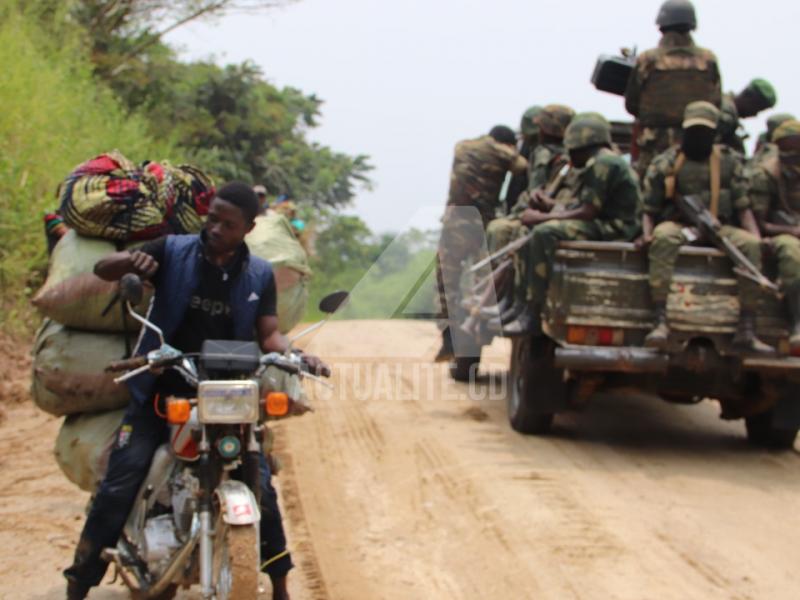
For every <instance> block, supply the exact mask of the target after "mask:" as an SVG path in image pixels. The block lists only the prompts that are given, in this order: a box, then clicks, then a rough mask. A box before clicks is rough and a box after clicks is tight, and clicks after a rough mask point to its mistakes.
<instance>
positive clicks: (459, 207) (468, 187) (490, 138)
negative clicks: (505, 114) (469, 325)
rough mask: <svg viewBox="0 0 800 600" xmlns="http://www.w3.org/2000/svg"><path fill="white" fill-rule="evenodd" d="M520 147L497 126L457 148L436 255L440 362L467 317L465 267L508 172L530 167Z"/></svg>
mask: <svg viewBox="0 0 800 600" xmlns="http://www.w3.org/2000/svg"><path fill="white" fill-rule="evenodd" d="M516 143H517V137H516V135H515V134H514V132H513V131H512V130H511V129H510V128H509V127H506V126H504V125H497V126H495V127H493V128H492V130H491V131H490V132H489V135H484V136H481V137H479V138H476V139H473V140H464V141H462V142H459V143H458V144H456V149H455V158H454V159H453V168H452V171H451V173H450V191H449V195H448V198H447V208H446V209H445V213H444V216H443V217H442V233H441V236H440V238H439V247H438V250H437V254H436V260H437V262H436V281H437V284H438V287H439V306H440V311H441V312H440V314H441V315H442V319H441V320H440V322H439V328H440V330H441V331H442V346H441V348H440V349H439V352H438V353H437V355H436V359H435V360H436V361H437V362H438V361H445V360H449V359H451V358H452V357H453V351H454V345H453V339H452V335H453V334H454V332H456V331H457V330H458V324H459V323H460V322H461V321H462V320H463V319H464V317H465V316H466V315H465V313H464V309H463V307H462V306H461V273H462V263H463V262H464V261H465V260H466V259H467V258H468V257H470V256H471V255H473V254H475V253H477V252H478V251H479V250H480V249H481V247H482V246H483V243H484V236H485V230H486V226H487V225H488V224H489V221H491V220H492V219H493V218H494V216H495V211H496V209H497V203H498V198H499V195H500V188H501V187H502V186H503V181H504V179H505V177H506V173H507V172H509V171H511V173H512V174H516V173H524V172H525V171H526V170H527V168H528V161H526V160H525V159H524V158H523V157H522V156H520V154H519V152H517V149H516Z"/></svg>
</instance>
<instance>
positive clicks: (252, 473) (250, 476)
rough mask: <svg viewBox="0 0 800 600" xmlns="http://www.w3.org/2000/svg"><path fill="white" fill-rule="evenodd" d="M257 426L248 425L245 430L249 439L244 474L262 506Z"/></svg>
mask: <svg viewBox="0 0 800 600" xmlns="http://www.w3.org/2000/svg"><path fill="white" fill-rule="evenodd" d="M255 429H256V428H255V427H253V426H248V427H247V429H246V430H245V432H244V438H245V440H246V441H247V453H246V454H245V460H244V469H243V473H242V475H243V476H244V482H245V483H246V484H247V487H249V488H250V489H251V490H252V491H253V494H254V495H255V497H256V503H257V504H258V505H259V506H261V444H260V443H259V440H258V436H257V434H256V431H255Z"/></svg>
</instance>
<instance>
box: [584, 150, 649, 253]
mask: <svg viewBox="0 0 800 600" xmlns="http://www.w3.org/2000/svg"><path fill="white" fill-rule="evenodd" d="M575 184H576V187H575V193H574V197H575V202H574V203H573V204H572V205H571V207H570V208H577V207H578V206H579V205H581V204H590V205H592V206H594V207H595V208H597V210H598V216H597V218H596V220H595V222H596V223H597V224H598V225H599V227H600V229H601V231H602V233H603V239H604V240H630V239H633V237H634V236H635V235H636V233H637V231H638V230H639V223H638V220H637V218H636V213H637V210H638V206H639V203H640V196H639V185H638V183H637V180H636V175H635V173H634V172H633V170H632V169H631V167H630V165H629V164H628V163H627V161H626V160H625V159H624V158H622V157H621V156H619V155H618V154H616V153H614V152H612V151H611V150H608V149H607V148H602V149H601V150H599V151H598V153H597V154H595V155H594V156H593V157H592V158H591V159H590V160H589V162H588V163H587V164H586V166H585V167H584V168H583V169H581V170H580V172H579V174H578V177H576V180H575Z"/></svg>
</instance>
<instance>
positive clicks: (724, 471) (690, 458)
mask: <svg viewBox="0 0 800 600" xmlns="http://www.w3.org/2000/svg"><path fill="white" fill-rule="evenodd" d="M435 346H436V334H435V330H434V328H433V327H432V326H431V325H429V324H422V323H414V322H349V323H348V322H342V323H332V324H329V325H328V326H326V328H325V329H323V331H322V332H320V333H319V334H318V335H317V337H316V338H314V339H313V340H312V341H311V343H310V349H312V350H313V351H314V352H317V353H319V354H321V355H322V356H324V357H325V358H326V359H328V360H330V361H331V362H332V363H333V365H334V367H335V376H334V382H335V383H336V386H337V387H336V390H335V391H333V392H331V391H326V390H323V389H321V388H313V387H312V388H310V389H312V392H313V396H315V398H314V400H313V403H314V405H315V407H316V412H315V413H312V414H309V415H305V416H303V417H301V418H298V419H294V420H291V421H287V422H284V423H281V424H279V425H278V427H277V431H276V433H277V437H278V439H279V445H280V455H281V457H282V459H283V460H284V463H285V465H286V466H285V469H284V471H283V472H282V473H281V475H280V477H279V482H280V486H281V492H282V500H283V503H284V508H285V511H286V519H287V521H288V524H289V527H290V538H291V539H290V543H291V547H292V550H293V552H294V555H295V560H296V562H297V563H298V568H297V569H296V570H295V572H294V575H293V588H294V596H293V598H295V600H304V599H314V600H316V599H320V600H322V599H337V600H339V599H341V600H374V599H387V600H394V599H401V598H402V599H408V598H425V599H442V600H459V599H465V600H473V599H480V598H503V599H514V600H516V599H523V598H537V599H542V598H544V599H550V598H552V599H558V600H560V599H563V598H581V599H584V598H585V599H593V598H603V599H608V598H625V599H628V598H630V599H642V598H658V599H670V598H675V599H687V598H702V599H709V598H725V599H747V598H752V599H761V598H769V599H783V598H786V599H790V598H792V599H793V598H796V597H797V595H798V591H797V590H798V589H799V588H800V571H798V569H797V565H798V564H800V544H798V542H797V535H798V532H800V510H798V509H800V478H798V472H800V454H799V453H798V452H797V450H795V451H794V452H787V453H770V452H764V451H757V450H753V449H751V448H750V447H749V446H747V444H746V442H745V439H744V433H743V427H742V425H741V423H725V422H722V421H720V420H719V419H718V418H717V410H716V406H715V405H714V404H712V403H705V404H701V405H698V406H673V405H669V404H666V403H663V402H661V401H659V400H657V399H650V398H642V397H632V396H622V395H619V396H601V397H598V398H596V400H595V401H594V402H593V403H592V404H591V405H590V407H589V409H587V410H586V411H585V412H584V413H581V414H576V415H567V416H562V417H560V418H559V419H558V420H557V424H556V428H555V431H554V434H553V435H552V436H549V437H545V438H535V437H524V436H521V435H518V434H516V433H515V432H513V431H512V430H510V428H509V427H508V425H507V422H506V418H505V409H504V399H503V394H504V386H505V379H504V377H503V372H504V371H505V368H506V360H507V358H506V357H507V355H508V347H507V345H506V344H505V343H503V342H502V341H499V342H498V343H496V344H495V345H494V346H493V347H492V348H490V349H489V350H488V351H487V352H485V354H484V357H485V359H486V360H485V363H486V369H485V371H486V372H487V373H488V376H487V377H485V378H484V379H482V380H481V381H480V382H479V383H478V384H477V385H475V386H468V385H464V384H455V383H453V382H451V381H450V380H449V378H448V377H447V374H446V371H445V368H444V367H443V366H440V365H432V364H431V363H430V362H429V358H430V357H431V356H432V354H433V352H434V351H435ZM4 409H5V420H4V422H3V423H2V424H1V425H0V474H2V476H3V482H4V485H3V488H2V491H1V492H0V494H2V497H3V499H2V504H0V511H1V514H0V598H3V599H5V598H9V599H11V598H14V599H16V598H35V599H38V600H56V599H60V598H61V597H63V596H62V595H61V594H62V592H61V590H62V589H63V588H62V581H61V579H60V575H59V570H60V569H61V568H63V566H64V565H65V564H67V562H68V561H69V557H70V554H71V551H72V544H73V543H74V539H75V537H76V535H77V532H78V530H79V527H80V523H81V518H82V509H83V506H84V503H85V501H86V495H85V494H83V493H81V492H79V491H77V490H76V489H75V488H74V487H72V486H70V484H68V483H67V482H66V480H64V479H63V477H61V475H60V473H59V472H58V468H57V467H56V466H55V463H54V461H53V459H52V457H51V448H52V441H53V439H54V437H55V432H56V431H57V426H58V422H57V420H55V419H52V418H50V417H47V416H44V415H42V414H41V413H38V412H37V411H36V410H35V409H34V408H32V407H31V405H30V404H22V405H10V406H9V405H8V404H6V405H5V406H4ZM125 597H126V596H125V594H124V593H123V592H122V591H120V589H119V588H118V587H116V586H114V587H109V586H107V585H104V586H103V587H102V588H101V589H99V590H98V591H97V592H95V593H93V594H92V595H91V596H90V598H96V599H105V600H121V599H122V598H125ZM184 597H186V598H194V597H196V596H194V595H186V596H184Z"/></svg>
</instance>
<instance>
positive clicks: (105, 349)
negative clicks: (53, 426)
mask: <svg viewBox="0 0 800 600" xmlns="http://www.w3.org/2000/svg"><path fill="white" fill-rule="evenodd" d="M124 354H125V340H124V337H123V336H121V335H115V334H108V333H89V332H84V331H77V330H75V329H69V328H67V327H64V326H63V325H61V324H60V323H56V322H55V321H49V320H47V321H45V323H44V325H43V326H42V327H41V329H39V332H38V333H37V335H36V340H35V342H34V345H33V376H32V385H31V394H32V396H33V401H34V402H35V403H36V405H37V406H38V407H39V408H41V409H42V410H43V411H45V412H48V413H50V414H51V415H56V416H58V417H60V416H62V415H72V414H75V413H82V412H97V411H105V410H113V409H116V408H122V407H124V406H126V405H127V404H128V402H129V401H130V394H129V392H128V386H126V385H117V384H116V383H114V381H113V380H114V377H115V376H116V375H117V374H115V373H106V372H105V370H104V369H105V367H106V365H108V363H109V362H111V361H112V360H118V359H121V358H122V357H123V356H124Z"/></svg>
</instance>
